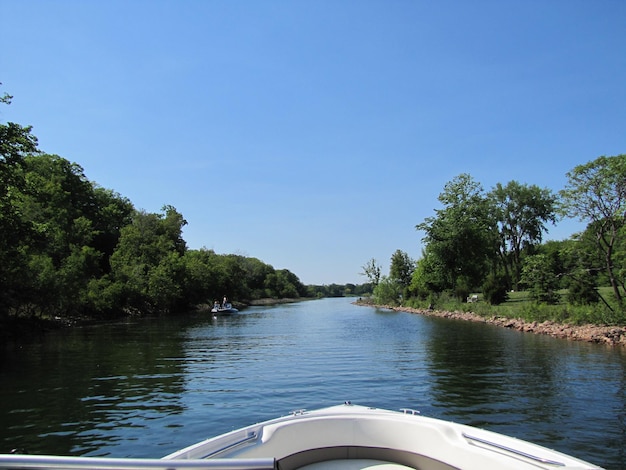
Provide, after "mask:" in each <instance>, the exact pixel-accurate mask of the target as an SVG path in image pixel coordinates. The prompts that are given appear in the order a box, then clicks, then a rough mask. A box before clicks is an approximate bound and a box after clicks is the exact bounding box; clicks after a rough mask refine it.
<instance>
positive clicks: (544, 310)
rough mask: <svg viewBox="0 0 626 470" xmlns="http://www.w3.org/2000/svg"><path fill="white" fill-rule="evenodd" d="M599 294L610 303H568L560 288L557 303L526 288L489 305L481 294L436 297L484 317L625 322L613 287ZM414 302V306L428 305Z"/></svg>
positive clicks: (448, 306) (440, 306)
mask: <svg viewBox="0 0 626 470" xmlns="http://www.w3.org/2000/svg"><path fill="white" fill-rule="evenodd" d="M598 291H599V292H600V295H601V296H602V297H603V298H604V299H605V300H606V301H607V302H608V303H609V305H611V308H612V310H611V308H609V307H607V306H606V305H605V304H604V303H603V302H598V303H597V304H593V305H571V304H568V303H567V290H562V291H559V294H560V296H561V301H560V302H559V303H557V304H553V305H548V304H538V303H536V302H534V301H533V300H531V298H530V295H529V293H528V292H526V291H519V292H509V298H508V300H507V301H506V302H504V303H503V304H501V305H490V304H488V303H487V302H484V301H483V300H482V295H480V294H478V299H479V301H478V302H475V303H465V302H459V301H457V300H456V299H453V298H450V297H445V296H442V297H440V298H439V299H437V300H436V301H435V308H436V309H437V310H448V311H465V312H473V313H476V314H478V315H482V316H485V317H492V316H498V317H507V318H521V319H523V320H525V321H537V322H544V321H554V322H557V323H570V324H574V325H581V324H586V323H591V324H595V325H626V312H621V311H620V309H619V308H618V306H617V305H616V302H615V300H614V297H613V291H612V289H611V288H610V287H601V288H599V289H598ZM427 304H428V302H424V305H422V303H420V305H412V306H413V307H421V308H425V307H427Z"/></svg>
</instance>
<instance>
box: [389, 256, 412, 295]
mask: <svg viewBox="0 0 626 470" xmlns="http://www.w3.org/2000/svg"><path fill="white" fill-rule="evenodd" d="M414 270H415V261H414V260H412V259H411V257H410V256H409V255H408V254H407V253H406V252H404V251H402V250H396V251H395V252H394V254H393V255H392V256H391V264H390V267H389V277H390V278H391V279H392V280H393V281H395V282H396V283H398V285H399V286H400V288H401V289H402V290H403V291H405V290H406V289H407V288H408V287H409V286H410V285H411V279H412V278H413V271H414Z"/></svg>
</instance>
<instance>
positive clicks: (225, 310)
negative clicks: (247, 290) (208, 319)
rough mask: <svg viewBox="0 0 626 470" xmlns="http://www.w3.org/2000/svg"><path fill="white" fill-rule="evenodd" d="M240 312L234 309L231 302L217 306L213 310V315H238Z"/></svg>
mask: <svg viewBox="0 0 626 470" xmlns="http://www.w3.org/2000/svg"><path fill="white" fill-rule="evenodd" d="M238 311H239V310H237V309H236V308H235V307H233V306H232V304H231V303H230V302H226V303H223V304H222V305H220V304H215V305H214V306H213V308H212V309H211V313H212V314H214V315H228V314H230V313H237V312H238Z"/></svg>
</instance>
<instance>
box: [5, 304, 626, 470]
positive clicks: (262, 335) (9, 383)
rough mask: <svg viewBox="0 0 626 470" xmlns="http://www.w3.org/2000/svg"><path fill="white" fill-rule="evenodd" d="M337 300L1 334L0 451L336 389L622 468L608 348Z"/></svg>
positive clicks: (182, 437)
mask: <svg viewBox="0 0 626 470" xmlns="http://www.w3.org/2000/svg"><path fill="white" fill-rule="evenodd" d="M350 302H351V300H350V299H323V300H316V301H306V302H300V303H295V304H288V305H280V306H274V307H251V308H248V309H246V310H243V311H242V312H240V314H238V315H232V316H227V317H219V318H217V319H213V318H212V317H211V315H209V314H198V313H194V314H189V315H183V316H180V317H176V318H159V319H140V320H128V321H124V322H119V323H114V324H104V325H92V326H88V327H81V328H74V329H68V330H63V331H54V332H50V333H47V334H46V335H44V336H43V337H41V338H37V339H33V340H31V341H29V342H28V343H26V344H21V345H16V344H9V345H5V346H4V348H3V349H1V350H0V423H1V426H0V452H8V451H10V450H11V449H13V448H19V449H24V450H26V451H27V452H29V453H33V454H50V453H51V454H60V455H88V456H114V457H161V456H163V455H166V454H168V453H170V452H172V451H174V450H177V449H179V448H181V447H184V446H187V445H189V444H191V443H194V442H196V441H199V440H201V439H204V438H207V437H210V436H212V435H215V434H219V433H223V432H226V431H229V430H232V429H234V428H237V427H240V426H244V425H247V424H252V423H254V422H258V421H261V420H265V419H270V418H274V417H277V416H281V415H285V414H288V413H289V412H290V411H292V410H295V409H301V408H306V409H315V408H319V407H324V406H330V405H335V404H339V403H342V402H344V401H346V400H350V401H352V403H356V404H361V405H368V406H376V407H381V408H388V409H399V408H402V407H409V408H414V409H418V410H420V411H421V412H422V414H423V415H427V416H432V417H436V418H442V419H446V420H451V421H457V422H462V423H465V424H470V425H473V426H479V427H483V428H487V429H490V430H493V431H496V432H501V433H505V434H509V435H512V436H515V437H518V438H521V439H526V440H530V441H533V442H536V443H538V444H541V445H545V446H548V447H551V448H555V449H557V450H560V451H563V452H566V453H568V454H572V455H574V456H577V457H579V458H582V459H585V460H589V461H591V462H593V463H595V464H598V465H601V466H603V467H605V468H610V469H619V468H626V373H625V371H626V355H625V353H624V351H623V350H622V349H615V348H612V347H606V346H602V345H595V344H587V343H577V342H569V341H566V340H559V339H554V338H550V337H544V336H538V335H533V334H530V333H521V332H517V331H510V330H507V329H503V328H499V327H496V326H492V325H485V324H478V323H470V322H463V321H458V320H449V319H442V318H431V317H423V316H421V315H415V314H409V313H402V312H392V311H389V310H382V309H375V308H371V307H357V306H354V305H352V304H351V303H350Z"/></svg>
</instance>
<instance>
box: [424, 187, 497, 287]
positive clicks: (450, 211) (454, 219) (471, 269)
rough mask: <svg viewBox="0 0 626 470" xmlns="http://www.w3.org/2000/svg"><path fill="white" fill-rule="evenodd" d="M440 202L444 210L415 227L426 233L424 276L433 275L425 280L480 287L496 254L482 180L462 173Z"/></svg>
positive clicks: (439, 285)
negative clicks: (426, 258) (426, 254)
mask: <svg viewBox="0 0 626 470" xmlns="http://www.w3.org/2000/svg"><path fill="white" fill-rule="evenodd" d="M439 201H440V202H441V203H442V204H443V209H438V210H435V212H436V216H435V217H428V218H426V219H425V220H424V222H422V223H421V224H418V225H417V226H416V229H417V230H420V231H423V232H425V234H426V235H425V236H424V238H423V239H422V240H423V241H424V242H425V244H426V251H427V253H428V257H429V261H428V263H426V264H425V265H424V266H423V267H424V268H425V270H424V273H423V275H426V276H427V277H430V276H432V277H433V278H434V279H433V280H430V281H429V280H426V282H425V283H430V285H431V286H437V287H438V288H440V289H442V288H443V289H451V290H457V288H458V289H460V290H463V291H465V290H467V289H474V288H476V287H479V286H480V285H481V284H482V282H483V279H484V277H485V273H486V272H488V271H489V267H490V266H491V265H492V264H493V261H494V259H495V256H496V244H497V240H496V233H497V232H496V229H495V221H494V219H493V214H492V212H493V211H492V210H491V206H490V204H489V200H488V199H487V198H486V196H485V195H484V192H483V189H482V186H481V185H480V184H479V183H477V182H476V181H474V180H473V178H472V177H471V176H470V175H468V174H461V175H459V176H457V177H455V178H454V179H453V180H452V181H450V182H448V183H447V184H446V185H445V187H444V191H443V192H442V193H441V194H440V195H439ZM433 268H434V269H433ZM430 269H433V271H431V270H430ZM435 279H436V280H435Z"/></svg>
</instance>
